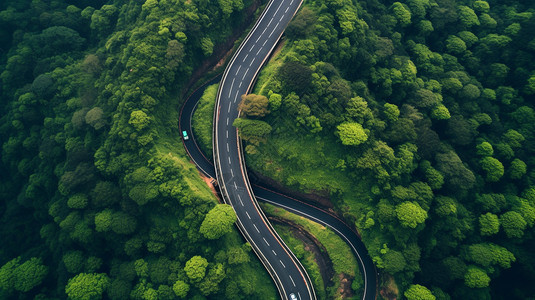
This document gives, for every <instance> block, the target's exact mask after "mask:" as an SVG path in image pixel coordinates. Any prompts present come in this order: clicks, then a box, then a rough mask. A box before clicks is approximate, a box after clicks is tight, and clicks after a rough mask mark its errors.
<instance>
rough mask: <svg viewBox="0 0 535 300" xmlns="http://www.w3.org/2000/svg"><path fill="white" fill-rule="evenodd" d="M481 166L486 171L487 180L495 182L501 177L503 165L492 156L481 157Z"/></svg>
mask: <svg viewBox="0 0 535 300" xmlns="http://www.w3.org/2000/svg"><path fill="white" fill-rule="evenodd" d="M481 168H482V169H483V170H484V171H485V172H486V173H487V177H486V179H487V181H489V182H496V181H498V180H500V178H502V176H503V173H504V167H503V165H502V163H501V162H500V161H499V160H497V159H496V158H494V157H490V156H487V157H484V158H482V159H481Z"/></svg>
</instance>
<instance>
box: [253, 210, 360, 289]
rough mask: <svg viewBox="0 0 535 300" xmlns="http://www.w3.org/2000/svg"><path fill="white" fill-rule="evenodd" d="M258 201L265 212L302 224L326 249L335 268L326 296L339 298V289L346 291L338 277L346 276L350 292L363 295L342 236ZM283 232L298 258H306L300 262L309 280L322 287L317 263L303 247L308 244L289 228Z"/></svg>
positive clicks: (358, 273)
mask: <svg viewBox="0 0 535 300" xmlns="http://www.w3.org/2000/svg"><path fill="white" fill-rule="evenodd" d="M261 205H262V208H263V209H264V212H265V213H266V214H267V215H268V216H276V217H279V218H282V219H285V220H288V221H290V222H292V223H294V224H297V225H299V226H301V227H302V228H303V229H304V230H306V231H307V232H308V233H309V234H310V235H312V236H313V237H314V238H316V239H317V240H318V241H319V243H320V244H321V246H323V247H324V248H325V250H326V252H327V253H326V254H327V255H328V257H329V259H330V261H331V262H332V265H333V269H334V275H333V277H332V278H328V279H327V280H329V281H331V282H332V283H333V285H332V286H330V287H329V288H328V289H327V290H324V291H323V292H324V293H325V295H326V297H327V299H339V298H341V297H342V294H341V293H346V292H347V291H345V290H344V288H342V289H341V278H346V279H349V280H351V281H352V284H348V287H350V288H349V290H351V289H352V292H353V293H354V294H355V295H356V296H355V299H360V298H362V294H363V290H362V288H363V284H362V283H363V278H362V275H361V273H360V270H359V267H358V263H357V259H356V257H355V255H354V254H353V253H352V252H351V249H350V248H349V246H348V245H347V244H346V242H345V241H344V240H342V239H341V238H340V237H339V236H338V235H336V233H334V232H333V231H332V230H331V229H330V228H326V227H325V226H323V225H321V224H318V223H316V222H313V221H311V220H308V219H306V218H304V217H301V216H298V215H296V214H293V213H291V212H289V211H287V210H284V209H281V208H278V207H276V206H273V205H271V204H268V203H262V204H261ZM284 227H286V226H282V225H279V226H277V228H281V229H283V228H284ZM277 232H279V230H277ZM282 232H283V234H282V238H283V239H284V241H285V242H288V246H289V247H290V248H292V252H293V253H294V254H295V255H296V256H297V257H298V258H299V259H300V260H301V261H305V262H306V263H305V262H303V264H304V266H305V268H307V271H308V274H309V275H310V276H311V279H312V281H313V282H314V283H315V287H317V288H321V289H322V290H323V288H322V284H323V279H322V278H321V273H320V270H319V267H318V265H317V264H316V263H314V262H313V259H314V258H313V256H312V255H311V253H309V252H307V251H306V250H305V247H307V246H306V245H305V244H303V242H301V241H299V240H298V239H296V237H295V236H293V235H292V233H291V231H290V230H287V229H286V230H284V229H283V230H282ZM348 287H345V288H348Z"/></svg>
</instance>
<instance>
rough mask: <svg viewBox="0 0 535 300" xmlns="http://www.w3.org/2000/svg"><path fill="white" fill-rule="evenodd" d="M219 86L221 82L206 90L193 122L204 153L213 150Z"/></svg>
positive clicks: (194, 130) (198, 141)
mask: <svg viewBox="0 0 535 300" xmlns="http://www.w3.org/2000/svg"><path fill="white" fill-rule="evenodd" d="M218 86H219V84H213V85H211V86H209V87H207V88H206V90H204V93H203V95H202V97H201V99H200V100H199V104H197V110H196V111H195V114H194V115H193V120H192V124H191V125H192V127H193V132H194V133H195V138H196V140H197V143H198V144H199V147H201V150H202V151H203V152H204V153H212V151H213V147H212V131H213V118H214V109H215V100H216V97H217V88H218Z"/></svg>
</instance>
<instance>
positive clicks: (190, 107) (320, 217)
mask: <svg viewBox="0 0 535 300" xmlns="http://www.w3.org/2000/svg"><path fill="white" fill-rule="evenodd" d="M220 79H221V76H217V77H215V78H213V79H212V80H210V81H209V82H207V83H206V84H205V85H204V86H203V87H201V88H199V89H197V90H195V91H194V92H193V93H192V94H191V95H190V96H189V97H188V98H187V99H186V101H185V102H184V105H183V106H182V109H181V112H180V117H179V129H180V130H185V131H187V132H188V134H189V137H190V138H189V140H187V141H184V147H185V149H186V151H187V152H188V154H189V156H190V157H191V159H192V160H193V162H194V163H195V165H197V167H198V168H199V170H200V171H201V172H202V173H204V174H205V175H206V176H208V177H211V178H215V177H216V175H215V169H214V165H213V163H212V162H211V159H210V158H208V157H207V156H206V155H205V154H204V153H203V151H202V150H201V149H200V147H199V145H198V144H197V141H196V137H195V135H194V134H193V130H192V124H191V119H192V117H193V114H194V111H195V109H196V108H197V103H198V102H199V99H200V98H201V96H202V93H203V92H204V88H205V87H207V86H208V85H211V84H214V83H217V82H219V80H220ZM252 188H253V192H254V195H255V196H256V199H257V200H259V201H264V202H268V203H271V204H273V205H276V206H279V207H282V208H285V209H287V210H289V211H291V212H293V213H296V214H298V215H301V216H303V217H306V218H308V219H311V220H313V221H315V222H317V223H320V224H323V225H325V226H327V227H329V228H331V229H333V231H334V232H335V233H336V234H337V235H338V236H340V237H341V238H342V239H343V240H344V241H345V242H346V243H347V244H348V245H349V247H350V249H351V250H352V251H353V254H354V255H355V257H357V261H358V263H359V269H360V271H361V274H362V277H363V280H364V282H363V283H364V291H363V292H364V293H363V295H362V299H364V300H373V299H375V298H376V297H375V296H376V292H377V277H376V274H377V273H376V269H375V266H374V264H373V261H372V259H371V257H370V256H369V254H368V251H367V249H366V247H365V246H364V243H363V242H362V241H361V239H360V237H359V235H358V234H357V233H356V232H355V230H353V229H352V228H351V227H349V226H348V225H347V224H346V223H344V221H342V220H340V219H339V218H338V217H337V216H336V215H334V214H332V213H330V212H328V211H326V210H323V209H322V208H319V207H316V206H314V205H312V204H309V203H306V202H304V201H301V200H298V199H295V198H292V197H288V196H286V195H283V194H281V193H277V192H275V191H272V190H270V189H269V188H268V187H265V186H261V185H256V184H253V186H252Z"/></svg>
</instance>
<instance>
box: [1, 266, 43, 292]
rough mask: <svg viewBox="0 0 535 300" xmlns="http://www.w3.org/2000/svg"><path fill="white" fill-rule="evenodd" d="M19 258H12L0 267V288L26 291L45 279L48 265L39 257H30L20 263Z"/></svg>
mask: <svg viewBox="0 0 535 300" xmlns="http://www.w3.org/2000/svg"><path fill="white" fill-rule="evenodd" d="M20 260H21V258H20V257H17V258H14V259H12V260H10V261H8V262H7V263H6V264H4V265H3V266H2V267H1V268H0V289H3V290H5V291H12V290H13V289H14V290H16V291H18V292H22V293H26V292H28V291H30V290H31V289H33V288H34V287H36V286H38V285H40V284H41V282H42V281H43V279H45V277H46V275H47V274H48V267H47V266H45V265H43V263H42V261H41V259H40V258H37V257H32V258H30V259H29V260H27V261H25V262H24V263H22V264H21V263H20Z"/></svg>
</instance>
